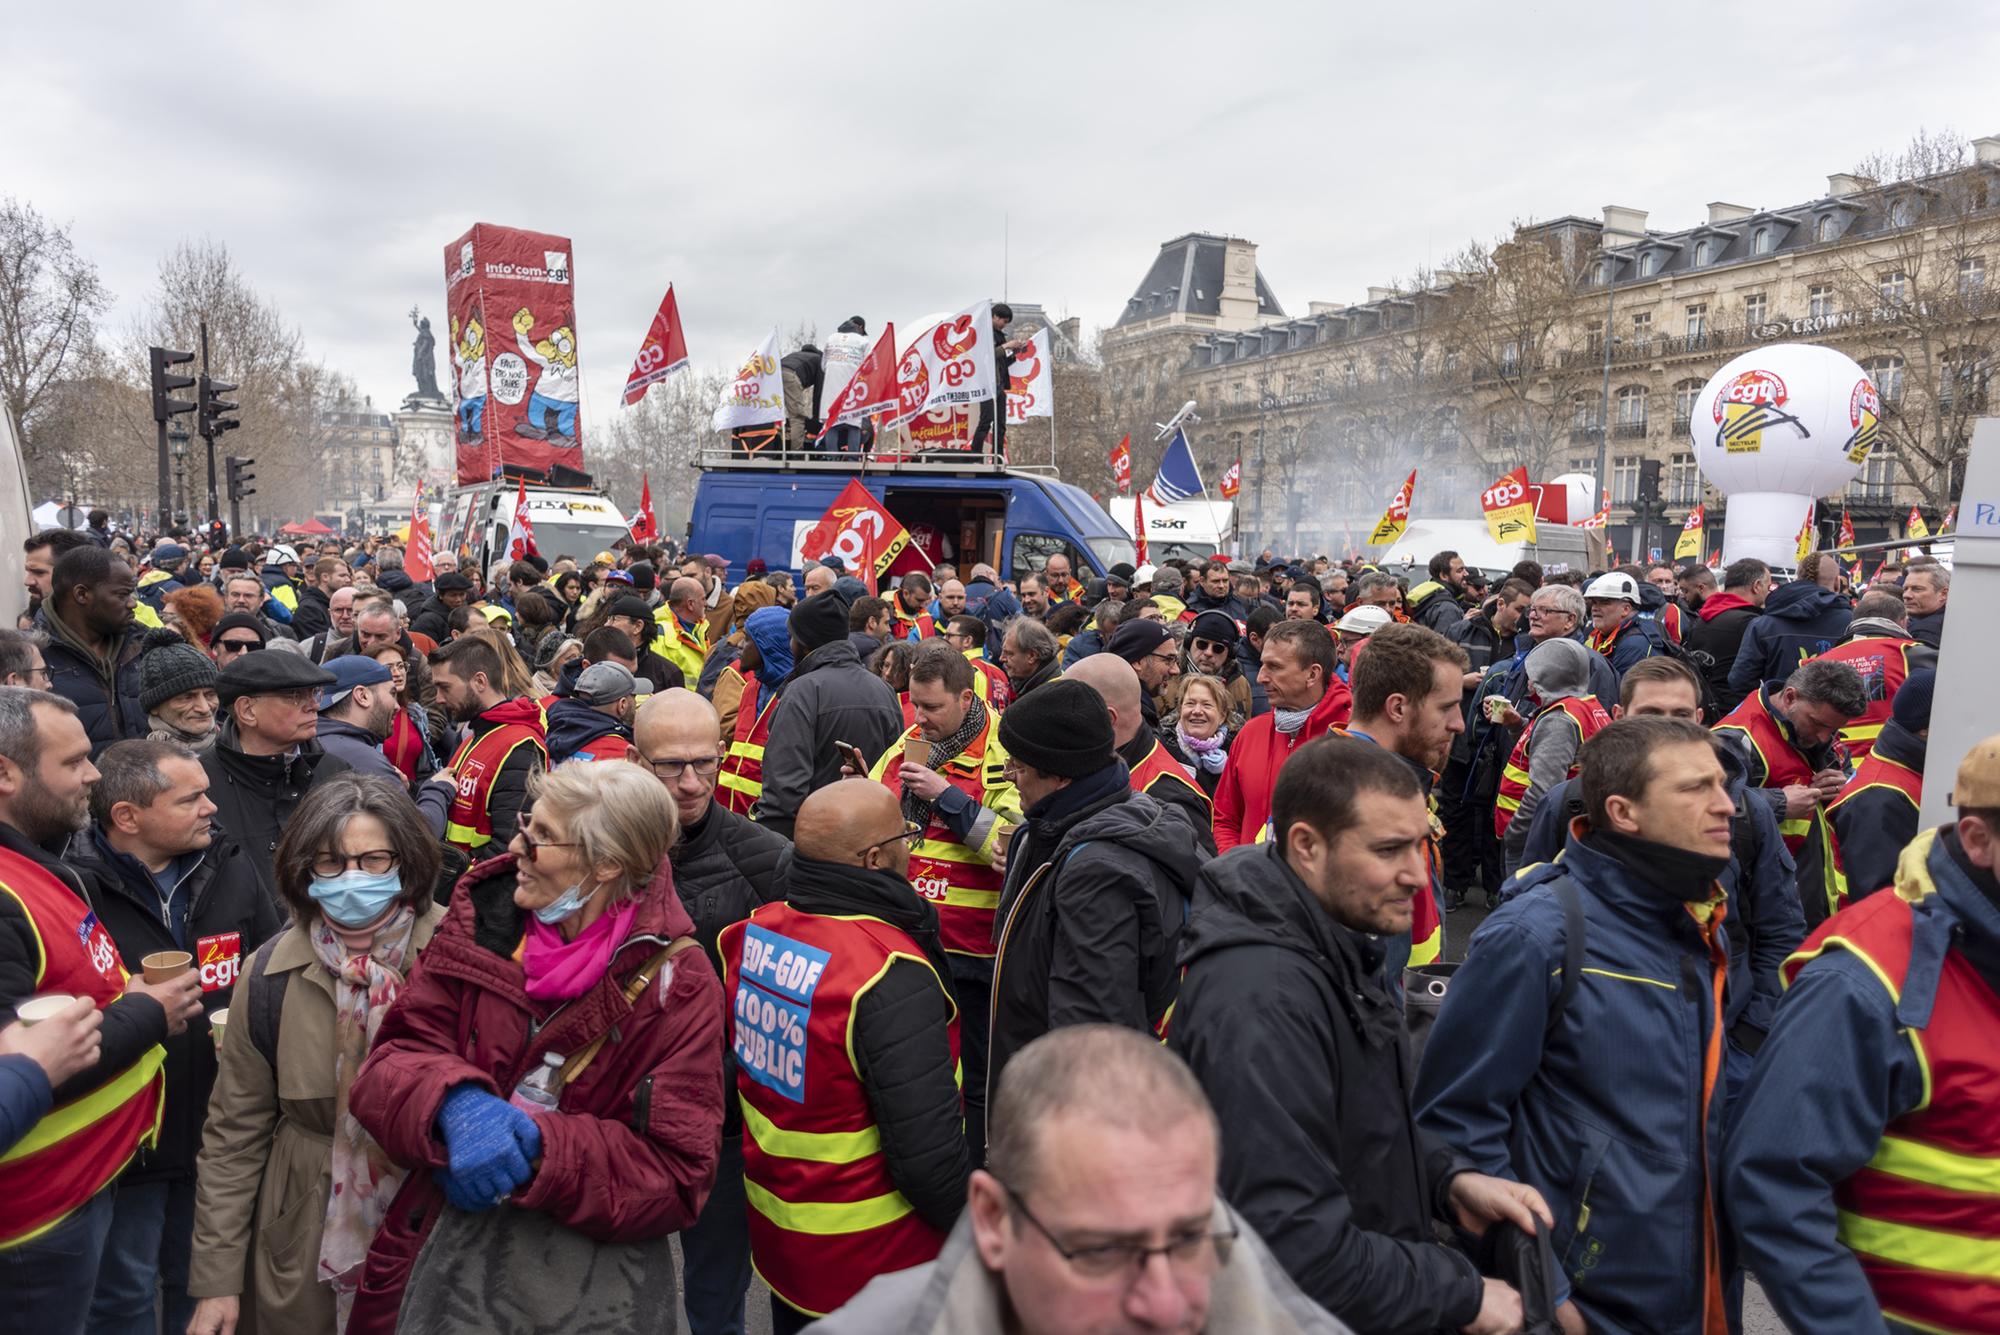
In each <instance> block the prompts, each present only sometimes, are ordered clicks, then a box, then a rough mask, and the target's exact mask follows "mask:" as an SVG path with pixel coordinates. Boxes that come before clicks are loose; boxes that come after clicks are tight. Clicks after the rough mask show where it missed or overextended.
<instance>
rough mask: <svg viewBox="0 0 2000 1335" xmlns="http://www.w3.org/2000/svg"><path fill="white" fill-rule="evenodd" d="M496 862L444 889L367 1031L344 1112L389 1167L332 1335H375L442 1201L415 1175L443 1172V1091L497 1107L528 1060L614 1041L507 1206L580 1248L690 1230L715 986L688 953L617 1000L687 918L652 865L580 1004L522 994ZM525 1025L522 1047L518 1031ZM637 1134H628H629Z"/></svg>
mask: <svg viewBox="0 0 2000 1335" xmlns="http://www.w3.org/2000/svg"><path fill="white" fill-rule="evenodd" d="M513 893H514V858H513V856H512V855H511V854H510V855H507V856H503V857H498V858H492V859H490V860H488V861H486V862H482V863H480V864H479V865H478V866H476V867H474V868H473V869H472V870H471V871H469V872H467V873H466V874H465V877H464V879H462V880H460V881H459V883H458V886H457V888H455V889H454V890H453V891H452V896H451V909H450V912H449V914H448V915H447V917H446V919H445V921H444V924H443V925H442V926H440V927H439V928H438V930H437V935H435V936H434V937H432V938H431V942H430V945H429V946H428V947H426V948H425V950H424V953H423V956H422V958H421V959H420V960H419V961H418V963H417V966H416V968H415V970H414V971H412V973H411V974H410V978H409V981H408V983H406V984H405V985H404V988H403V991H402V995H401V996H400V997H398V998H397V1001H396V1005H395V1007H394V1009H392V1010H391V1011H390V1012H389V1014H388V1015H387V1016H386V1017H385V1018H384V1019H383V1021H382V1028H381V1031H380V1032H379V1033H378V1034H377V1035H376V1039H375V1046H374V1049H373V1050H372V1051H371V1052H370V1053H369V1055H368V1060H367V1062H366V1063H365V1064H364V1065H363V1066H362V1068H361V1071H360V1073H359V1074H358V1075H357V1076H356V1077H355V1079H354V1088H353V1091H352V1092H351V1094H350V1095H349V1106H350V1107H351V1108H352V1110H353V1112H354V1115H355V1117H356V1118H357V1119H358V1120H359V1121H360V1123H361V1125H362V1126H363V1127H365V1128H367V1130H368V1133H369V1134H370V1135H372V1136H373V1137H375V1140H376V1142H377V1143H378V1144H380V1145H381V1146H382V1148H383V1149H384V1150H385V1151H387V1152H388V1154H389V1157H390V1158H392V1159H394V1160H395V1161H396V1162H398V1163H401V1164H407V1165H411V1166H412V1168H413V1171H412V1172H411V1173H410V1175H409V1177H408V1178H406V1179H404V1182H403V1186H402V1189H401V1190H400V1191H398V1192H397V1194H396V1199H395V1201H394V1202H393V1203H392V1204H391V1205H390V1207H389V1213H388V1215H387V1217H386V1218H385V1219H384V1220H383V1222H382V1227H381V1229H380V1230H379V1231H378V1232H377V1233H376V1235H375V1242H374V1245H373V1246H371V1247H370V1248H369V1251H368V1262H367V1266H366V1268H365V1270H364V1271H363V1273H362V1278H361V1289H360V1292H359V1293H358V1294H357V1295H356V1297H355V1302H354V1313H353V1316H352V1318H351V1319H350V1321H349V1323H348V1327H347V1330H348V1335H391V1332H393V1331H394V1330H395V1327H396V1317H397V1308H398V1306H399V1304H400V1302H401V1300H402V1294H403V1286H404V1284H405V1283H406V1282H407V1281H408V1279H409V1275H410V1267H411V1266H412V1265H413V1264H414V1263H415V1261H416V1258H417V1252H418V1251H419V1250H420V1249H421V1248H422V1246H423V1243H424V1238H425V1237H426V1235H427V1234H428V1233H429V1231H430V1228H431V1226H432V1225H433V1224H434V1223H436V1221H437V1217H438V1213H439V1210H440V1207H441V1206H442V1205H443V1203H444V1192H443V1191H442V1190H441V1189H440V1188H439V1187H437V1186H436V1185H435V1184H434V1183H433V1182H432V1180H431V1174H430V1172H429V1171H428V1170H429V1169H431V1168H441V1167H444V1166H445V1165H446V1164H448V1163H449V1162H450V1160H449V1156H448V1155H447V1153H446V1151H445V1144H444V1140H443V1138H442V1137H441V1136H440V1135H439V1134H438V1132H437V1129H436V1128H437V1115H438V1109H439V1108H440V1107H441V1106H442V1105H443V1103H444V1096H445V1094H446V1092H447V1091H448V1090H450V1089H451V1088H453V1087H454V1086H456V1085H462V1084H468V1083H469V1084H474V1085H477V1086H479V1087H480V1088H481V1089H484V1090H486V1091H488V1092H489V1093H492V1094H496V1095H498V1096H500V1097H501V1098H505V1097H507V1095H508V1094H509V1092H511V1091H512V1089H513V1088H514V1086H515V1084H516V1083H518V1082H519V1080H520V1079H521V1077H522V1076H523V1075H525V1074H526V1073H527V1072H529V1071H530V1070H532V1069H534V1067H535V1066H536V1065H537V1064H539V1063H540V1061H541V1058H542V1054H543V1053H544V1052H559V1053H564V1054H571V1055H573V1054H575V1053H577V1052H579V1051H581V1050H582V1049H583V1048H584V1047H585V1046H587V1045H588V1044H589V1043H590V1041H591V1040H592V1039H594V1038H596V1037H597V1035H599V1034H601V1033H604V1032H606V1031H607V1030H611V1029H613V1026H616V1030H615V1032H616V1037H615V1038H614V1039H612V1040H611V1041H609V1042H607V1043H606V1044H605V1045H604V1047H603V1048H602V1049H600V1050H599V1052H598V1054H597V1056H596V1058H595V1059H594V1060H593V1061H592V1062H591V1064H590V1065H589V1067H587V1068H586V1069H585V1070H584V1071H583V1073H582V1074H581V1075H580V1076H579V1077H578V1078H577V1080H576V1081H575V1082H574V1083H573V1084H571V1085H570V1086H569V1087H568V1088H566V1089H564V1090H563V1092H562V1101H561V1104H560V1105H559V1108H558V1111H557V1113H556V1114H555V1115H553V1116H545V1117H543V1118H542V1119H541V1130H542V1159H541V1167H540V1169H539V1171H537V1172H536V1174H535V1176H534V1177H533V1178H532V1179H530V1180H529V1182H528V1183H527V1184H526V1185H525V1186H523V1187H522V1188H521V1189H520V1190H519V1191H518V1192H516V1193H515V1194H514V1196H513V1197H512V1198H511V1202H512V1204H513V1205H515V1206H517V1207H519V1208H521V1209H526V1210H540V1211H543V1212H545V1213H547V1214H549V1215H552V1216H554V1217H555V1218H556V1219H558V1220H560V1221H561V1222H562V1223H564V1224H567V1225H568V1226H569V1227H571V1228H573V1229H576V1230H577V1231H578V1232H580V1233H584V1234H586V1235H588V1236H590V1237H593V1238H598V1239H601V1240H604V1241H607V1242H633V1241H640V1240H643V1239H648V1238H657V1237H661V1236H663V1235H665V1234H668V1233H673V1232H676V1231H678V1230H680V1229H682V1228H685V1227H686V1226H687V1225H689V1224H691V1223H693V1222H694V1220H695V1218H696V1216H697V1215H699V1214H700V1213H701V1207H702V1205H703V1204H704V1203H705V1202H706V1201H707V1199H708V1192H709V1188H710V1187H711V1186H712V1185H713V1184H714V1181H715V1164H716V1156H717V1154H718V1152H719V1151H720V1148H721V1144H722V1110H723V1102H722V1099H723V1090H722V1027H723V998H722V984H721V982H720V981H718V980H717V978H716V976H715V968H714V966H713V965H711V964H710V963H709V961H708V954H707V952H706V951H702V950H684V951H682V952H681V953H680V954H678V955H676V956H675V957H674V958H673V959H672V960H671V961H670V962H669V964H670V967H671V969H672V976H671V978H668V979H667V980H666V982H665V985H664V986H663V985H662V984H661V983H660V982H659V981H655V982H654V983H653V984H652V985H650V986H649V987H647V988H646V990H645V991H644V992H643V993H641V994H640V996H639V1000H638V1001H637V1002H636V1003H633V1004H627V1002H626V1001H625V995H624V987H625V983H626V981H627V980H628V979H629V978H630V977H631V976H632V975H633V974H634V973H637V972H638V971H639V969H640V968H641V967H643V966H644V965H645V964H646V962H647V961H648V960H650V959H652V958H653V956H654V955H656V954H658V953H659V952H660V951H661V950H662V949H664V948H665V946H666V945H667V943H668V942H669V941H671V940H672V939H674V938H675V937H680V936H691V935H693V933H694V930H695V927H694V920H693V919H692V918H690V917H689V916H688V912H687V910H686V909H685V908H683V907H682V906H681V901H680V896H679V895H677V894H675V893H674V884H673V875H672V873H671V872H670V871H669V870H668V867H667V864H666V863H665V862H662V863H661V864H660V867H659V870H658V871H657V872H655V873H654V876H653V879H652V881H651V882H650V883H649V884H648V885H647V887H646V889H645V891H644V892H643V893H642V894H641V895H640V898H639V911H638V916H637V917H636V918H635V919H634V921H633V923H632V934H631V936H630V937H628V938H627V939H626V942H625V944H624V945H622V946H620V947H619V949H618V953H617V954H616V955H615V956H613V958H612V962H611V967H610V969H609V970H608V971H607V972H606V974H605V976H604V977H603V978H600V979H599V980H598V981H597V983H596V985H595V986H594V987H592V988H591V990H590V991H588V992H585V993H584V994H583V995H582V996H580V997H578V998H576V999H575V1000H573V1001H569V1002H559V1003H553V1004H551V1003H545V1002H540V1001H536V1000H535V999H533V998H531V997H530V996H528V994H527V992H526V990H525V988H524V983H525V975H524V974H523V973H522V971H521V966H520V965H519V964H518V963H517V962H515V960H514V959H513V958H512V953H513V951H514V948H515V946H516V945H517V944H518V943H519V941H520V937H521V932H522V927H521V921H522V914H521V911H520V910H519V909H517V908H515V907H514V903H513ZM537 1024H541V1025H543V1026H544V1027H542V1028H541V1029H540V1030H539V1031H536V1030H535V1029H534V1027H533V1026H535V1025H537ZM640 1121H643V1123H644V1126H645V1133H644V1134H643V1135H642V1134H641V1133H639V1132H638V1131H636V1130H634V1125H635V1123H637V1122H640Z"/></svg>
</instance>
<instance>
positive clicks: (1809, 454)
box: [1688, 343, 1882, 567]
mask: <svg viewBox="0 0 2000 1335" xmlns="http://www.w3.org/2000/svg"><path fill="white" fill-rule="evenodd" d="M1881 420H1882V399H1881V395H1880V394H1878V393H1877V392H1876V389H1875V385H1874V383H1873V382H1872V381H1870V380H1869V379H1868V375H1867V373H1866V372H1865V371H1863V370H1862V369H1861V367H1860V366H1859V365H1858V364H1857V363H1856V362H1855V361H1854V360H1853V358H1851V357H1848V356H1846V355H1844V354H1842V353H1839V352H1836V351H1834V350H1833V349H1832V348H1823V347H1818V346H1816V345H1813V344H1809V343H1774V344H1772V345H1771V346H1770V347H1766V348H1757V349H1754V350H1752V351H1750V352H1746V353H1744V354H1743V355H1742V356H1740V357H1737V358H1735V359H1734V360H1733V361H1731V362H1730V363H1729V364H1728V365H1726V366H1724V367H1723V368H1722V369H1721V370H1720V371H1717V372H1716V373H1715V375H1714V377H1713V378H1711V379H1710V380H1709V382H1708V383H1707V384H1706V385H1704V386H1703V387H1702V391H1701V393H1700V394H1699V395H1698V396H1697V397H1696V398H1695V402H1694V416H1693V418H1692V419H1691V420H1690V421H1689V423H1688V434H1689V437H1690V438H1691V439H1692V441H1693V444H1694V457H1695V463H1696V465H1697V466H1698V467H1699V468H1700V469H1701V473H1702V476H1703V477H1704V478H1706V479H1707V480H1708V481H1709V483H1710V484H1711V485H1712V486H1714V487H1715V489H1716V490H1718V491H1720V492H1722V494H1723V495H1725V496H1727V497H1728V498H1729V507H1728V512H1727V518H1726V521H1725V524H1724V528H1723V545H1722V556H1723V559H1724V560H1725V561H1734V560H1737V559H1739V558H1741V557H1745V556H1754V557H1756V558H1758V559H1759V560H1762V561H1765V562H1768V563H1769V564H1771V565H1774V566H1782V567H1790V566H1793V565H1795V564H1796V563H1797V550H1798V548H1797V543H1798V535H1799V525H1800V524H1801V523H1803V522H1804V520H1805V516H1806V508H1807V507H1808V506H1809V505H1811V504H1812V501H1813V498H1814V497H1818V496H1828V495H1832V494H1833V493H1835V492H1838V491H1841V490H1843V489H1844V488H1845V487H1846V486H1847V484H1848V483H1849V482H1852V481H1853V480H1854V477H1855V475H1856V474H1857V473H1859V472H1860V471H1861V465H1862V464H1863V463H1865V462H1866V461H1867V459H1868V451H1869V450H1871V449H1872V448H1874V446H1875V444H1876V441H1877V440H1878V439H1879V437H1880V434H1881Z"/></svg>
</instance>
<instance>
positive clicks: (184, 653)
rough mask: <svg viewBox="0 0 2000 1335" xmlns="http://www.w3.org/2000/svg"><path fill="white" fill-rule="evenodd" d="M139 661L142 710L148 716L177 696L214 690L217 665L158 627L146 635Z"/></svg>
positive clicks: (140, 704) (174, 634) (195, 649)
mask: <svg viewBox="0 0 2000 1335" xmlns="http://www.w3.org/2000/svg"><path fill="white" fill-rule="evenodd" d="M142 643H143V644H144V645H145V651H144V652H143V653H142V654H141V655H140V657H139V707H140V708H141V709H143V710H145V711H146V712H147V713H148V714H150V713H152V712H153V711H154V710H155V709H158V708H159V707H160V706H161V705H163V704H165V703H166V702H167V701H169V700H171V699H173V698H174V697H175V696H177V695H184V694H186V693H187V692H189V691H198V690H201V689H202V688H203V687H209V688H211V689H213V687H214V686H215V679H216V677H217V675H218V674H217V673H216V670H215V663H214V661H213V660H212V659H210V658H209V656H208V655H207V654H205V653H203V652H202V651H201V650H199V649H197V648H195V647H194V646H193V645H191V644H189V643H188V642H187V641H186V640H184V639H182V638H181V637H180V636H179V635H178V634H176V633H175V632H174V631H172V630H169V629H168V628H166V627H164V626H157V627H155V628H154V629H152V630H149V631H147V632H146V638H145V639H144V640H143V641H142Z"/></svg>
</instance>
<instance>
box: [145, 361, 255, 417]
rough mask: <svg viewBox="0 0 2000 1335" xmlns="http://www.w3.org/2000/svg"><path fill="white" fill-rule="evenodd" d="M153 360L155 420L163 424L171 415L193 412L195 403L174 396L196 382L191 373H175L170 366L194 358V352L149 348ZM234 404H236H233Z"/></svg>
mask: <svg viewBox="0 0 2000 1335" xmlns="http://www.w3.org/2000/svg"><path fill="white" fill-rule="evenodd" d="M147 351H148V352H149V353H150V354H151V355H152V360H153V420H154V421H155V422H158V423H160V424H162V425H165V424H166V421H167V419H168V418H170V417H174V416H177V415H178V414H180V413H191V412H193V411H194V409H195V405H194V404H192V403H189V402H188V401H187V400H186V399H176V398H174V397H172V395H173V392H174V391H175V390H177V389H186V388H187V387H188V386H190V385H192V384H194V383H195V379H194V377H193V376H191V375H173V374H171V373H169V372H168V370H167V368H168V367H169V366H179V365H180V364H181V363H182V362H191V361H193V360H194V354H193V353H192V352H176V351H174V350H173V349H171V348H149V349H147ZM232 406H234V405H232Z"/></svg>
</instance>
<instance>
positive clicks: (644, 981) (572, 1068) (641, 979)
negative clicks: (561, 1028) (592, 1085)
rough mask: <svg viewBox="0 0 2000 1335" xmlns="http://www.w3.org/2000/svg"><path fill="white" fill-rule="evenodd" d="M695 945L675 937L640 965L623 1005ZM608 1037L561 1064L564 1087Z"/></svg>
mask: <svg viewBox="0 0 2000 1335" xmlns="http://www.w3.org/2000/svg"><path fill="white" fill-rule="evenodd" d="M695 944H697V943H696V941H695V939H694V938H693V937H691V936H677V937H675V938H674V939H673V940H672V941H669V942H668V943H667V947H666V949H664V950H662V951H661V952H660V953H659V954H657V955H655V956H653V958H651V959H649V960H647V961H646V962H645V964H643V965H641V966H640V968H639V972H637V973H635V974H633V975H632V981H631V982H629V983H627V984H625V1003H626V1004H627V1005H628V1006H629V1005H630V1004H632V1003H633V1002H635V1001H637V1000H638V999H639V994H640V993H641V992H644V991H645V990H646V989H647V988H648V987H651V986H652V985H653V979H655V978H657V977H658V976H659V973H660V970H662V969H664V968H665V967H666V966H667V961H669V960H671V959H672V958H673V957H674V956H676V955H678V954H680V953H681V952H682V951H684V950H687V949H688V948H690V947H691V946H694V945H695ZM609 1037H611V1031H610V1030H609V1029H607V1030H605V1031H604V1032H603V1033H601V1034H599V1035H598V1036H597V1037H596V1038H593V1039H591V1040H590V1043H589V1045H588V1046H586V1047H585V1048H584V1049H583V1050H582V1051H581V1052H579V1053H577V1054H576V1055H575V1056H574V1057H571V1058H570V1059H569V1060H568V1061H566V1062H564V1063H563V1068H562V1082H563V1084H564V1086H565V1087H567V1086H568V1085H569V1084H570V1083H571V1082H572V1081H574V1080H575V1079H576V1078H577V1077H578V1076H580V1075H582V1074H583V1072H584V1068H585V1067H587V1066H589V1065H590V1063H591V1062H592V1061H594V1060H596V1058H597V1054H598V1051H599V1050H600V1049H601V1048H603V1046H604V1040H606V1039H607V1038H609Z"/></svg>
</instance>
